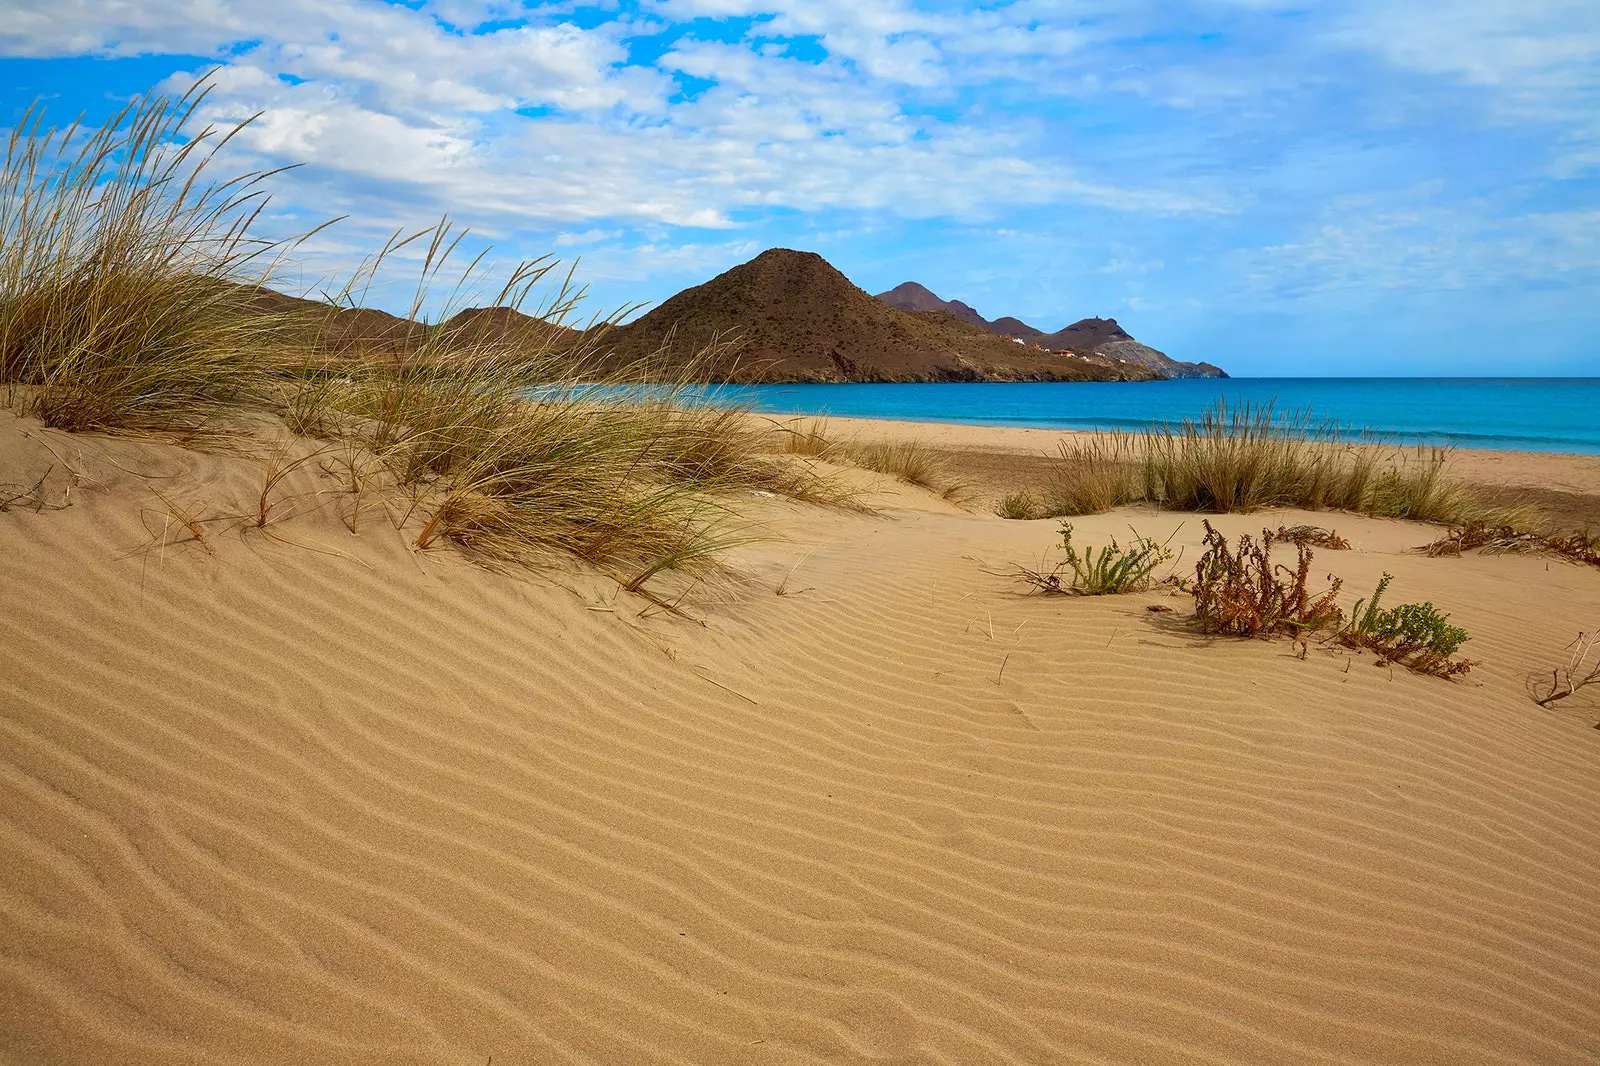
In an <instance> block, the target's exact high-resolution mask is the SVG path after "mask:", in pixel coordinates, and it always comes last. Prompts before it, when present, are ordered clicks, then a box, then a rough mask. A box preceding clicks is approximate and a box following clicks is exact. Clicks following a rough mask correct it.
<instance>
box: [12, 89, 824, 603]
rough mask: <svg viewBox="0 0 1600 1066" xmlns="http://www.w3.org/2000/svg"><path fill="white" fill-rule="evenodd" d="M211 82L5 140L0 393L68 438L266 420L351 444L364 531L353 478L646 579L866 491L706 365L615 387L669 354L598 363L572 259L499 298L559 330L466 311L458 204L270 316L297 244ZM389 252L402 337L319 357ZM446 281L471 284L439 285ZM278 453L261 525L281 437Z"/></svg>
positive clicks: (193, 432)
mask: <svg viewBox="0 0 1600 1066" xmlns="http://www.w3.org/2000/svg"><path fill="white" fill-rule="evenodd" d="M206 92H207V88H206V83H205V82H204V81H203V80H202V82H200V83H199V84H198V85H197V86H196V87H195V88H194V89H192V90H191V91H190V92H189V93H187V94H186V95H184V96H183V97H181V98H179V99H176V100H172V99H168V98H164V97H161V96H157V95H152V96H149V97H146V98H143V99H141V100H139V101H137V102H135V103H134V104H131V105H129V106H128V107H127V108H126V109H124V110H123V111H122V112H121V113H119V114H118V115H116V116H114V117H113V119H112V120H111V121H109V122H107V123H106V124H105V125H103V126H101V127H100V128H98V129H94V130H80V129H79V128H78V127H77V126H72V127H68V128H67V129H65V130H60V131H58V130H54V129H50V128H47V127H46V126H45V125H44V115H43V112H42V110H40V109H38V108H34V109H32V110H30V111H29V112H28V113H27V115H25V116H24V119H23V121H22V122H20V123H19V124H18V125H17V127H16V128H15V130H14V131H13V133H12V135H11V138H10V141H9V144H8V146H7V153H6V161H5V166H4V170H3V172H0V384H3V385H4V386H5V388H4V391H3V393H0V395H3V398H4V399H5V401H6V402H7V403H8V404H9V405H10V406H12V407H13V408H15V409H17V410H19V411H20V412H22V413H24V414H29V415H34V416H37V417H39V418H40V419H42V420H43V421H44V422H46V423H47V424H49V425H51V426H54V427H57V428H60V429H66V430H73V431H102V432H140V433H151V434H160V435H167V436H176V437H179V438H182V439H186V440H193V439H195V438H196V437H197V435H207V434H216V433H221V432H223V431H228V432H231V433H233V434H234V435H235V436H236V437H249V436H250V433H251V429H250V426H252V425H257V424H258V423H259V421H260V418H261V417H262V416H263V415H265V416H269V417H270V416H272V415H277V416H279V417H281V418H282V420H283V422H284V423H285V424H286V425H287V426H288V428H289V429H290V430H291V431H292V432H294V433H297V434H300V435H303V436H309V437H312V438H316V439H320V440H323V441H327V442H331V445H332V446H331V447H330V448H329V451H331V452H334V453H340V454H343V456H344V460H343V461H344V463H345V465H346V466H347V467H348V473H349V477H348V481H349V484H350V486H351V491H352V493H353V494H355V496H356V497H357V498H356V500H355V507H354V510H353V513H352V516H351V519H350V521H349V526H350V528H351V530H352V532H354V531H355V530H356V529H357V528H359V512H360V505H361V500H360V496H361V495H362V494H365V493H370V492H384V493H397V494H399V495H400V496H401V497H402V500H401V502H402V508H401V510H402V514H403V516H404V521H402V522H401V525H403V526H404V525H405V523H406V522H410V523H411V525H410V526H407V527H406V528H412V529H415V534H414V543H415V545H416V546H417V547H419V548H425V547H429V546H431V545H434V544H437V543H440V542H442V541H450V542H454V543H456V544H459V545H460V546H462V547H463V548H465V549H468V550H469V551H471V552H473V553H475V554H476V555H478V556H479V557H481V558H484V559H489V560H499V561H510V562H519V563H524V562H532V561H534V560H535V559H537V558H539V557H541V556H542V555H543V554H545V553H548V552H550V551H552V550H556V551H566V552H570V553H572V554H575V555H577V556H579V557H581V558H583V559H586V560H589V561H591V562H593V563H595V564H596V565H598V566H601V567H604V568H605V569H606V570H607V571H608V572H611V573H613V574H615V575H616V576H617V577H618V579H619V580H620V581H622V582H623V583H624V584H625V585H626V586H627V587H629V588H633V589H638V588H640V587H641V586H642V585H643V584H644V583H645V582H646V581H648V580H650V579H651V578H652V577H653V576H655V575H656V574H658V573H660V572H661V571H662V570H665V569H674V568H677V569H682V568H695V567H699V566H702V565H704V564H706V563H708V562H709V561H710V560H712V559H714V558H715V557H716V555H717V554H718V553H719V552H720V551H722V550H723V549H725V548H727V547H729V546H731V545H733V544H737V543H740V542H741V541H743V540H745V539H748V538H750V537H751V536H753V535H754V534H753V532H752V530H751V528H750V527H749V525H748V523H746V522H745V520H744V519H743V518H741V515H740V509H741V503H743V502H748V501H749V498H750V496H751V495H752V494H754V493H765V494H771V495H782V496H788V497H794V498H799V499H804V500H809V501H813V502H818V503H825V504H840V505H846V506H848V505H850V504H851V503H852V500H853V498H852V495H851V493H850V492H848V491H847V490H844V489H842V488H840V487H838V486H836V485H835V484H833V483H832V482H830V481H829V480H828V479H826V478H824V477H821V476H819V475H818V474H816V473H814V472H812V471H811V470H810V469H809V467H808V466H807V465H806V464H803V463H798V462H796V461H794V460H792V459H789V458H787V457H784V456H781V455H778V454H775V452H776V449H775V448H774V447H773V446H772V443H771V441H770V439H769V438H768V437H767V436H766V435H764V434H762V433H760V432H757V431H756V430H755V429H754V428H752V425H753V423H752V421H751V420H750V419H749V418H747V417H746V413H745V412H743V411H741V410H738V409H736V408H731V407H728V406H719V405H715V404H710V403H707V402H704V401H703V400H702V399H701V397H700V396H699V395H698V394H697V393H696V392H695V391H694V390H692V389H690V388H688V387H687V385H686V383H687V382H688V381H689V380H690V379H691V378H692V377H693V368H692V367H691V368H689V369H687V370H680V371H679V372H677V373H676V374H675V375H673V376H671V377H668V378H667V379H666V380H665V383H664V384H658V385H655V386H652V387H650V388H646V389H638V388H634V389H628V388H622V387H620V386H622V385H623V384H624V383H626V382H637V381H639V380H641V379H645V380H656V381H658V382H659V381H661V380H662V379H661V377H660V376H659V375H656V376H654V377H653V378H652V376H651V371H652V370H658V369H660V368H658V367H651V366H643V367H641V366H637V365H636V366H633V367H628V368H624V369H621V370H618V369H615V368H613V369H611V370H605V369H603V368H604V367H606V366H607V365H608V360H607V359H606V358H605V356H606V353H605V352H604V351H603V349H602V348H601V345H602V344H603V343H604V337H605V331H604V329H603V328H601V329H586V330H583V331H579V332H574V331H571V330H567V329H564V328H563V324H564V321H565V320H566V319H567V318H568V317H569V316H571V315H572V314H573V311H574V309H575V307H576V306H577V304H578V301H579V300H580V299H581V297H582V295H583V294H582V291H581V290H575V289H574V288H573V287H572V285H571V282H570V275H569V276H568V280H566V281H564V282H560V283H559V284H552V283H551V278H552V277H555V276H553V275H551V274H550V271H551V270H552V269H553V268H554V266H555V265H556V264H555V263H553V262H551V261H548V260H539V261H535V262H531V263H523V264H520V265H518V266H517V267H516V268H515V269H513V270H512V271H511V273H510V276H509V278H508V280H506V281H505V283H504V284H503V285H501V286H500V287H499V289H498V291H497V292H494V293H492V299H491V300H490V301H488V302H489V303H490V305H491V306H494V307H498V308H511V309H514V310H521V309H523V308H525V307H526V308H527V309H528V313H529V314H530V315H531V316H532V317H533V318H534V319H537V320H542V322H543V325H547V326H549V327H550V328H548V329H546V328H543V326H541V327H540V328H539V329H534V330H527V329H524V330H518V331H514V332H513V331H507V330H504V329H498V328H497V326H496V322H495V316H494V315H485V316H465V317H464V318H462V319H456V318H454V317H453V312H454V311H455V310H458V309H459V308H461V307H464V306H467V305H468V302H469V299H470V298H471V297H473V296H480V297H481V296H482V295H484V294H485V293H484V284H483V282H484V276H485V275H484V272H483V269H482V264H483V263H484V257H483V255H482V254H480V255H479V257H478V258H477V259H474V260H472V261H471V262H470V263H469V264H468V265H467V266H466V267H465V268H464V269H461V270H459V271H454V270H453V268H452V267H451V261H452V257H453V255H455V254H456V252H457V249H458V248H459V247H460V245H461V241H462V239H463V237H464V236H465V231H463V230H461V229H459V228H457V227H455V226H453V225H452V224H451V223H450V222H449V220H448V219H446V220H443V221H441V222H440V223H439V224H437V225H435V226H431V227H428V228H425V229H422V230H419V231H416V232H413V233H410V234H405V233H397V234H396V235H395V236H394V237H393V238H392V239H391V240H390V241H389V242H388V243H387V244H386V245H385V246H384V247H383V248H382V249H381V250H380V251H379V252H378V253H377V254H375V255H374V256H372V257H371V258H369V259H368V260H367V261H366V262H365V263H364V264H363V265H362V266H361V267H360V268H359V269H357V270H356V271H355V272H353V274H352V275H351V276H350V278H349V279H348V280H347V281H346V282H345V283H344V284H343V285H342V286H338V285H332V286H329V288H332V289H336V290H337V293H338V294H337V295H335V296H333V297H331V298H330V299H329V301H328V303H327V306H326V308H325V309H324V310H323V311H322V312H319V311H317V310H315V309H312V310H311V311H309V312H308V311H305V310H300V311H295V312H278V313H272V312H269V311H267V310H265V308H266V307H267V306H269V302H267V301H263V300H261V299H260V295H261V287H262V286H263V285H264V284H265V283H266V282H267V281H269V280H270V278H271V276H272V273H273V268H274V266H275V265H277V264H281V262H282V260H283V259H284V258H285V257H287V256H288V255H290V254H292V252H293V251H294V248H295V242H294V241H293V240H291V241H287V242H274V241H270V240H264V239H261V238H259V237H258V236H256V234H255V232H254V229H255V227H256V224H257V222H258V220H259V218H260V217H261V210H262V208H263V206H264V204H265V202H266V200H265V193H264V190H263V182H264V181H265V180H266V179H267V178H269V177H271V176H272V174H273V173H276V172H264V173H263V172H250V173H244V174H238V175H234V176H224V177H220V178H218V177H213V175H212V172H213V171H214V170H217V169H219V164H220V162H221V160H222V156H221V155H219V153H220V152H221V151H222V149H223V148H224V146H226V145H227V143H228V141H229V140H230V139H231V138H232V137H233V136H235V135H237V133H238V132H239V130H241V129H242V128H244V126H245V125H247V124H248V123H242V124H239V125H237V126H234V127H231V128H229V129H216V128H213V127H204V128H202V129H199V130H198V131H195V130H193V129H192V127H193V125H194V121H195V117H196V115H197V113H198V111H199V110H200V108H201V106H202V104H203V103H204V101H205V98H206ZM313 232H314V231H313ZM300 239H303V237H301V238H296V240H300ZM417 252H420V253H421V254H420V256H417V255H416V254H415V253H417ZM402 253H404V254H402ZM397 259H413V260H415V259H420V268H419V270H418V274H417V283H416V286H415V292H414V297H413V300H412V304H411V307H410V313H409V317H410V318H411V319H413V320H415V321H416V322H417V323H418V325H417V326H416V328H415V329H414V330H410V331H409V333H408V336H407V337H406V338H405V344H404V345H403V351H401V352H400V353H398V354H397V355H395V356H394V357H392V358H385V359H376V358H363V357H354V358H350V357H347V358H330V357H328V353H327V352H324V351H321V349H320V348H319V341H320V340H321V339H322V338H323V337H324V336H325V335H327V334H331V333H333V332H336V327H335V322H336V316H335V314H334V312H335V311H337V310H339V309H341V308H345V307H349V306H354V305H356V304H358V303H360V302H361V301H362V300H364V299H365V297H366V296H367V295H368V294H369V292H370V290H371V287H372V285H373V279H374V278H375V277H377V276H378V274H379V272H380V271H381V270H383V269H384V268H385V266H386V265H389V264H392V261H394V260H397ZM441 276H455V277H457V278H458V279H459V280H457V281H456V282H455V283H454V284H453V287H452V288H451V291H450V292H449V293H448V294H447V295H446V296H445V297H444V298H443V299H442V300H437V299H435V298H434V297H435V295H436V293H435V292H433V291H432V287H433V286H434V285H435V283H436V282H437V279H439V278H440V277H441ZM536 293H546V294H547V295H545V296H544V298H543V299H542V300H541V301H539V302H537V304H535V303H534V301H533V300H532V297H533V296H534V295H535V294H536ZM441 304H442V306H443V310H442V312H436V319H435V321H434V323H432V324H430V323H429V322H428V321H427V320H426V318H425V311H426V310H427V309H428V308H430V307H435V306H437V305H441ZM319 316H320V317H319ZM596 324H598V325H602V326H603V323H591V325H596ZM308 337H309V338H310V339H309V341H308V339H307V338H308ZM575 338H576V339H575ZM308 348H309V349H310V351H311V353H314V357H313V355H312V354H308V351H307V349H308ZM298 363H303V364H304V365H303V366H302V367H301V369H300V371H299V373H290V372H286V370H285V368H286V367H287V368H292V367H294V366H296V365H297V364H298ZM247 412H248V414H249V416H250V417H249V418H247V419H236V418H234V417H232V416H234V415H239V414H243V413H247ZM234 443H235V445H237V444H239V443H240V442H239V441H238V440H237V439H236V440H235V441H234ZM246 443H248V442H246ZM341 449H342V451H341ZM274 455H276V458H274ZM264 461H265V462H266V463H267V464H268V472H267V480H266V484H267V486H268V488H267V489H266V490H264V492H263V496H262V500H261V502H260V509H259V514H258V518H259V520H260V524H261V525H263V526H264V525H265V524H266V523H267V521H268V518H269V515H268V513H267V512H268V505H269V502H270V500H269V490H270V487H271V484H272V480H273V476H274V474H275V473H276V472H277V471H276V469H275V468H274V467H273V466H272V464H273V463H275V462H276V463H280V464H281V454H279V453H274V454H269V455H267V456H266V457H265V460H264Z"/></svg>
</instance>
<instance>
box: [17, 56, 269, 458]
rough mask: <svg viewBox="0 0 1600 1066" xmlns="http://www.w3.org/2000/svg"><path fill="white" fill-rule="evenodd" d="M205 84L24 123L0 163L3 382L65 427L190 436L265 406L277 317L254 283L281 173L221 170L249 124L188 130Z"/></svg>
mask: <svg viewBox="0 0 1600 1066" xmlns="http://www.w3.org/2000/svg"><path fill="white" fill-rule="evenodd" d="M207 91H208V89H207V86H206V83H205V82H204V81H202V82H200V83H198V84H197V85H196V86H195V87H194V88H193V89H191V90H190V91H189V92H188V93H187V94H185V95H184V96H183V97H181V98H178V99H176V100H173V99H168V98H164V97H161V96H157V95H151V96H147V97H144V98H142V99H140V100H137V101H135V102H133V103H131V104H129V105H128V106H127V107H125V108H124V109H123V110H122V111H121V112H119V113H118V114H116V115H114V116H113V117H112V118H111V119H110V120H109V121H107V122H106V123H105V124H104V125H102V126H100V127H99V128H98V129H93V130H84V129H81V128H80V127H79V126H78V125H77V124H74V125H72V126H69V127H67V128H66V129H64V130H55V129H50V128H47V127H45V126H44V113H43V111H42V109H40V108H38V107H37V106H35V107H34V108H31V109H29V111H28V112H26V113H25V114H24V115H23V117H22V120H21V121H20V122H18V123H17V125H16V126H15V127H13V130H12V133H11V137H10V140H9V142H8V144H7V149H6V159H5V166H4V169H3V170H0V382H3V383H4V384H5V385H6V386H7V395H8V399H9V402H10V403H11V404H12V406H14V407H16V408H18V409H20V410H22V411H23V412H24V413H28V414H32V415H35V416H37V417H39V418H40V419H42V420H43V421H44V422H46V423H47V424H49V425H51V426H54V427H56V428H60V429H67V430H87V429H94V430H102V431H143V432H163V433H174V434H185V433H194V432H198V431H202V430H205V429H207V428H208V427H212V426H214V425H215V423H216V421H217V419H218V417H219V416H220V415H222V414H224V413H226V412H227V411H228V410H230V409H233V408H236V407H237V406H239V405H250V404H259V403H260V402H261V400H262V395H263V393H262V390H263V386H264V385H265V383H266V381H267V379H268V376H269V373H270V372H269V369H268V367H267V366H266V364H265V357H266V355H267V351H268V348H269V346H270V344H271V343H272V340H273V338H274V337H275V336H276V334H277V331H278V326H279V323H278V322H277V321H276V320H275V317H274V316H271V315H265V314H262V313H260V311H259V310H252V308H251V307H250V296H251V293H252V291H253V288H254V286H256V285H259V284H261V283H263V282H264V281H265V280H266V279H267V278H268V277H269V275H270V273H271V263H272V260H273V259H274V257H275V256H276V255H277V254H279V253H280V252H282V251H283V250H284V249H285V248H286V247H287V245H285V244H283V243H281V242H280V243H274V242H271V241H265V240H261V239H259V238H257V237H256V236H255V235H254V233H253V232H252V227H253V225H254V223H255V221H256V219H257V217H258V215H259V212H260V211H261V209H262V207H263V206H264V205H265V203H266V197H265V193H264V191H263V189H262V182H263V181H264V180H265V179H267V178H268V177H270V176H271V174H272V173H275V172H250V173H245V174H237V175H234V176H231V177H226V178H213V177H212V176H211V171H212V170H213V169H214V166H213V164H214V163H215V162H216V160H217V154H218V152H219V151H220V150H221V149H222V148H223V146H225V145H226V144H227V143H228V141H229V140H230V139H231V138H232V137H234V136H235V135H236V134H237V133H238V132H239V130H241V129H243V128H244V126H246V125H248V121H246V122H244V123H240V124H238V125H236V126H233V127H231V128H228V129H219V128H216V127H211V126H207V127H205V128H202V129H200V130H199V131H197V132H194V133H192V134H191V133H189V132H188V127H190V126H192V125H193V119H194V115H195V113H196V111H197V110H198V109H199V108H200V107H201V105H202V104H203V103H204V101H205V97H206V93H207Z"/></svg>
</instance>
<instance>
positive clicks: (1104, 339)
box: [1038, 318, 1228, 378]
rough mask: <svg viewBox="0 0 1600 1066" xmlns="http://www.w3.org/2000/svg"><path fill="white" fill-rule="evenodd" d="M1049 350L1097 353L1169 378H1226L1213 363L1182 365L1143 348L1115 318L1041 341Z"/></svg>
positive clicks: (1092, 321)
mask: <svg viewBox="0 0 1600 1066" xmlns="http://www.w3.org/2000/svg"><path fill="white" fill-rule="evenodd" d="M1038 343H1039V344H1041V345H1043V346H1044V347H1046V348H1052V349H1057V350H1059V349H1065V350H1067V351H1073V352H1094V353H1095V354H1097V355H1104V356H1109V357H1110V358H1112V359H1120V360H1123V361H1124V362H1128V363H1137V364H1139V365H1140V366H1147V367H1150V368H1151V369H1152V370H1157V371H1160V372H1161V373H1162V374H1164V375H1166V376H1167V377H1169V378H1225V377H1227V376H1228V375H1227V374H1226V373H1224V372H1223V371H1222V369H1221V368H1220V367H1215V366H1212V365H1211V364H1210V363H1181V362H1179V361H1178V360H1176V359H1173V358H1172V357H1171V356H1169V355H1167V354H1166V353H1165V352H1159V351H1157V350H1156V349H1154V348H1152V347H1150V346H1149V345H1147V344H1140V343H1139V342H1138V341H1136V340H1134V339H1133V337H1132V336H1130V335H1129V333H1128V331H1127V330H1125V329H1123V328H1122V327H1121V326H1120V325H1118V324H1117V320H1116V319H1114V318H1084V319H1080V320H1078V321H1077V322H1074V323H1073V324H1072V325H1070V326H1067V327H1066V328H1065V329H1060V330H1057V331H1056V332H1054V333H1049V334H1046V335H1045V336H1043V337H1041V338H1040V339H1039V342H1038Z"/></svg>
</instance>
